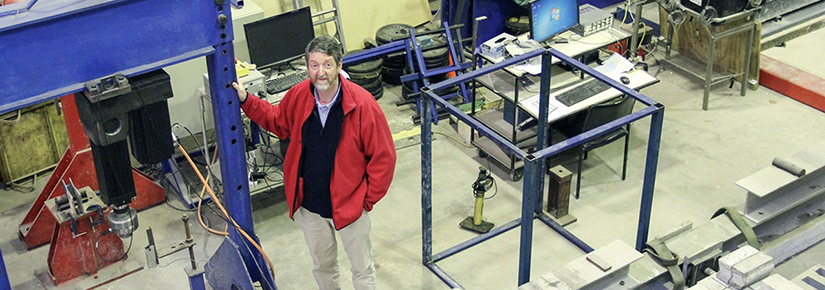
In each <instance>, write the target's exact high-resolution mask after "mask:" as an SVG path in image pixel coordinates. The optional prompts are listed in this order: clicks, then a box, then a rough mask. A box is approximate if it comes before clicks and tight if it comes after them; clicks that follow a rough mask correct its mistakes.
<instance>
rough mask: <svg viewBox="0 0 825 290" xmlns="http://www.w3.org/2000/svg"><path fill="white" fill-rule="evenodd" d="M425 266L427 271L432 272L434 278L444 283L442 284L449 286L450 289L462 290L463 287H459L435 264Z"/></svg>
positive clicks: (456, 282)
mask: <svg viewBox="0 0 825 290" xmlns="http://www.w3.org/2000/svg"><path fill="white" fill-rule="evenodd" d="M426 266H427V269H430V272H433V274H435V276H437V277H438V278H439V279H441V281H442V282H444V284H447V286H450V289H464V287H461V284H458V281H456V280H455V279H453V277H451V276H450V274H447V272H446V271H444V269H441V267H439V266H438V265H436V264H435V263H431V264H427V265H426Z"/></svg>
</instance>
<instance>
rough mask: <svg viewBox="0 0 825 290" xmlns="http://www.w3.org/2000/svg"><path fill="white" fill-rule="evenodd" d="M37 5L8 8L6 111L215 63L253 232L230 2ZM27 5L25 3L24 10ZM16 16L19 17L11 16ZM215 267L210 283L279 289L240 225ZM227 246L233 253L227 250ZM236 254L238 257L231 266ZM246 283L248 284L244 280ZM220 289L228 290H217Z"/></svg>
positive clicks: (230, 191) (60, 0) (237, 202)
mask: <svg viewBox="0 0 825 290" xmlns="http://www.w3.org/2000/svg"><path fill="white" fill-rule="evenodd" d="M34 2H37V1H36V0H31V2H28V3H27V4H26V7H29V9H28V11H24V12H22V13H17V11H18V9H19V8H20V6H16V5H8V6H3V7H0V76H2V77H0V114H2V113H5V112H8V111H12V110H16V109H20V108H23V107H26V106H29V105H32V104H36V103H39V102H43V101H46V100H50V99H54V98H57V97H60V96H63V95H66V94H70V93H75V92H79V91H81V90H83V89H84V83H85V82H86V81H90V80H94V79H99V78H102V77H106V76H111V75H114V74H122V75H125V76H127V77H130V76H136V75H139V74H142V73H146V72H149V71H152V70H156V69H159V68H162V67H165V66H168V65H172V64H175V63H179V62H182V61H186V60H189V59H193V58H196V57H204V56H205V57H206V62H207V68H208V73H209V79H210V89H211V92H210V93H211V96H213V98H212V107H213V113H214V115H215V129H216V132H217V136H218V140H217V141H218V144H219V148H220V149H219V150H220V152H219V153H218V155H219V156H220V160H221V163H220V164H221V172H223V192H224V195H225V196H226V207H227V211H228V212H229V214H230V216H231V217H232V218H233V219H235V221H236V222H237V223H238V224H239V226H240V228H242V229H243V230H244V231H246V232H247V234H249V236H251V237H253V238H254V239H257V236H256V235H255V232H254V228H253V221H252V210H251V205H250V201H249V188H248V183H247V181H246V174H245V173H246V164H245V160H244V157H243V150H244V148H243V146H244V145H243V143H244V142H243V132H242V131H243V130H241V129H240V128H242V124H241V118H240V105H239V104H238V101H237V100H238V97H237V94H236V92H235V90H234V89H233V88H232V87H231V85H230V83H231V82H232V81H234V80H235V79H236V75H235V70H234V50H233V47H232V40H233V39H234V35H233V32H232V15H231V9H230V1H222V0H198V1H192V0H88V1H77V0H50V1H39V2H37V3H34ZM18 4H20V3H18ZM9 11H14V13H9ZM229 233H230V234H229V237H228V238H227V239H225V240H224V242H223V244H222V245H221V247H220V248H219V250H218V252H217V253H216V254H215V255H214V256H213V257H212V259H210V261H209V263H208V264H207V269H206V274H207V279H208V280H209V282H210V284H211V285H221V284H220V283H222V281H228V280H229V279H227V278H226V276H227V275H230V276H231V277H232V281H241V282H238V283H239V284H236V286H238V287H239V289H250V290H251V289H253V285H252V281H259V282H260V284H261V285H262V286H263V287H264V289H275V288H276V287H275V282H274V278H273V277H272V275H270V272H269V268H268V265H267V264H266V263H265V262H264V259H263V258H262V255H261V253H259V252H257V251H250V250H249V249H250V248H252V247H251V246H250V244H249V242H247V241H246V240H245V239H243V238H242V237H241V236H240V234H239V232H238V231H237V230H236V229H235V228H231V229H230V231H229ZM224 249H228V250H224ZM228 255H234V256H236V257H237V259H227V256H228ZM240 276H243V277H240ZM216 289H229V288H221V287H217V288H216Z"/></svg>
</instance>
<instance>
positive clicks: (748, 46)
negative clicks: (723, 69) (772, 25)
mask: <svg viewBox="0 0 825 290" xmlns="http://www.w3.org/2000/svg"><path fill="white" fill-rule="evenodd" d="M749 19H750V21H751V25H750V31H749V32H748V42H746V43H745V65H744V66H743V67H742V87H741V88H740V91H739V95H741V96H743V97H744V96H745V89H746V88H747V87H748V84H749V83H750V71H751V50H752V49H753V39H754V37H755V34H756V20H754V19H753V16H751V18H749Z"/></svg>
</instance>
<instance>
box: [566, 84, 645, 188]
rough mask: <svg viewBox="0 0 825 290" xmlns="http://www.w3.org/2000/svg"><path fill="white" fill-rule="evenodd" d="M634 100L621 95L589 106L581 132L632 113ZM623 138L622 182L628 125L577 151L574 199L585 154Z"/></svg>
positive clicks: (624, 173)
mask: <svg viewBox="0 0 825 290" xmlns="http://www.w3.org/2000/svg"><path fill="white" fill-rule="evenodd" d="M635 104H636V99H634V98H632V97H629V96H626V95H623V96H621V97H618V98H615V99H613V100H611V101H607V102H605V103H601V104H596V105H593V106H590V108H588V109H587V114H586V115H585V117H584V121H583V122H582V126H581V128H582V130H581V132H587V131H589V130H591V129H594V128H596V127H599V126H601V125H604V124H607V123H609V122H612V121H614V120H616V119H618V118H621V117H624V116H627V115H629V114H630V113H632V112H633V106H634V105H635ZM622 137H624V158H623V161H622V180H625V177H626V172H627V148H628V145H629V143H630V124H627V126H624V127H619V128H617V129H615V130H613V131H610V132H608V133H607V134H604V135H602V136H601V137H598V138H596V139H594V140H590V141H588V142H586V143H584V144H583V145H582V146H581V147H580V149H579V162H578V168H577V170H576V175H577V176H576V199H579V192H580V190H581V182H582V161H583V160H584V159H587V152H588V151H592V150H593V149H596V148H599V147H602V146H604V145H607V144H610V143H613V141H616V140H619V139H621V138H622Z"/></svg>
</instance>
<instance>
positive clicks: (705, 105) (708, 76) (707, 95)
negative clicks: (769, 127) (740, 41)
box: [702, 27, 716, 111]
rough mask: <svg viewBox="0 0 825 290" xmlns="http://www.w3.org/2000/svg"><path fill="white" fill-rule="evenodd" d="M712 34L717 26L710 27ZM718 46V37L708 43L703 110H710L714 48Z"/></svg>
mask: <svg viewBox="0 0 825 290" xmlns="http://www.w3.org/2000/svg"><path fill="white" fill-rule="evenodd" d="M709 29H710V35H711V36H713V35H714V33H715V32H716V27H710V28H709ZM715 48H716V39H713V38H711V40H710V43H708V60H707V62H708V63H707V66H706V68H705V92H704V95H703V96H702V110H705V111H707V110H708V101H709V100H710V85H711V83H712V82H713V59H714V57H713V56H714V55H713V54H714V51H713V50H714V49H715Z"/></svg>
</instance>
